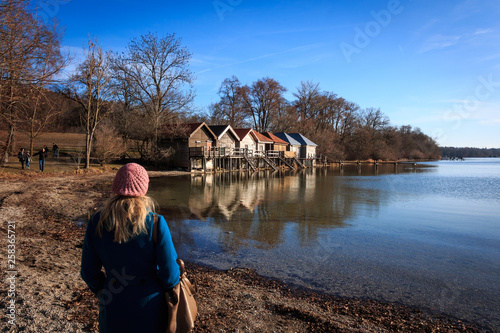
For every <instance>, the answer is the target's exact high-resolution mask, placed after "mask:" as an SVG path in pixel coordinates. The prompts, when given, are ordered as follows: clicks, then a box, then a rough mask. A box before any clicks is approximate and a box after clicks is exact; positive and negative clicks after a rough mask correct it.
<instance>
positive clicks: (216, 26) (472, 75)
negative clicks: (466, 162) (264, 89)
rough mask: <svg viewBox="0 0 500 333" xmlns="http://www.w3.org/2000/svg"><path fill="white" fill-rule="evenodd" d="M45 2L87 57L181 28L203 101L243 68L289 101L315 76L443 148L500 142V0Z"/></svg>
mask: <svg viewBox="0 0 500 333" xmlns="http://www.w3.org/2000/svg"><path fill="white" fill-rule="evenodd" d="M45 1H47V2H46V3H45V5H44V6H42V10H41V13H40V15H41V16H45V17H47V18H56V19H57V20H58V22H59V24H60V25H61V26H62V27H63V28H64V39H63V45H64V47H65V48H66V49H67V50H69V51H70V52H71V53H72V54H73V55H74V56H75V63H76V62H77V61H78V59H79V57H80V56H81V53H82V47H83V46H84V45H86V43H87V41H88V38H89V36H92V37H96V38H97V39H98V42H99V43H100V44H102V47H103V49H105V50H110V51H113V52H124V51H126V48H127V45H128V43H129V42H130V40H131V39H133V38H136V37H139V36H141V35H144V34H147V33H148V32H156V33H157V34H158V35H159V36H162V35H166V34H172V33H175V34H176V36H177V37H178V38H180V39H181V40H182V45H183V46H185V47H187V48H188V49H189V50H190V51H191V52H192V54H193V56H192V60H191V63H190V69H191V71H193V72H194V73H195V75H196V81H195V83H194V86H195V89H196V93H197V96H196V98H195V102H194V104H195V106H196V107H197V108H200V109H206V108H207V107H208V105H210V104H211V103H215V102H217V101H218V100H219V98H218V95H217V92H218V89H219V87H220V84H221V83H222V81H223V80H224V79H225V78H228V77H231V76H232V75H235V76H236V77H237V78H238V79H239V80H240V82H241V83H242V84H249V85H250V84H252V83H253V82H255V81H257V80H259V79H261V78H263V77H270V78H273V79H275V80H277V81H278V82H280V84H281V85H283V86H284V87H286V88H287V89H288V91H287V92H286V95H285V97H286V98H287V99H288V100H293V99H294V97H293V93H294V92H296V91H297V88H298V87H299V85H300V83H301V81H312V82H314V83H318V84H319V86H320V88H321V89H322V90H323V91H328V92H334V93H336V94H337V95H338V96H340V97H343V98H345V99H347V100H349V101H352V102H355V103H357V104H358V105H359V106H360V107H361V108H368V107H374V108H380V110H381V111H382V112H383V113H384V114H385V115H387V116H388V117H389V119H390V121H391V124H392V125H395V126H401V125H408V124H409V125H412V126H413V127H418V128H420V129H421V130H422V131H423V132H424V133H425V134H427V135H429V136H431V137H432V138H434V139H435V140H436V141H437V142H438V144H439V145H440V146H455V147H479V148H485V147H488V148H500V20H499V19H498V17H500V1H498V0H440V1H435V0H434V1H431V0H387V1H379V0H372V1H369V0H366V1H361V0H359V1H358V0H344V1H341V0H337V1H332V0H325V1H322V0H318V1H284V0H283V1H281V0H280V1H272V0H269V1H260V0H255V1H251V0H206V1H205V0H203V1H190V0H184V1H166V0H165V1H149V0H143V1H129V0H109V1H94V0H85V1H83V0H72V1H67V0H62V1H61V2H59V3H55V2H54V0H45ZM75 63H74V64H73V67H69V69H68V72H70V71H71V68H74V66H75Z"/></svg>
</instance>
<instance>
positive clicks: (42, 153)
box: [33, 146, 47, 172]
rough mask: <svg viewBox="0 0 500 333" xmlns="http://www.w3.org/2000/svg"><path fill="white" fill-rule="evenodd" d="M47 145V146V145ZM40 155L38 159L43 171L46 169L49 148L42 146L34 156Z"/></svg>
mask: <svg viewBox="0 0 500 333" xmlns="http://www.w3.org/2000/svg"><path fill="white" fill-rule="evenodd" d="M45 147H47V146H45ZM36 155H38V161H39V165H40V171H41V172H43V170H44V169H45V159H46V158H47V150H46V149H45V148H42V150H40V151H39V152H38V153H36V154H33V156H36Z"/></svg>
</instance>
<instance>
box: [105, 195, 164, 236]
mask: <svg viewBox="0 0 500 333" xmlns="http://www.w3.org/2000/svg"><path fill="white" fill-rule="evenodd" d="M155 208H156V202H155V201H154V200H153V199H152V198H150V197H148V196H142V197H126V196H121V195H116V196H114V197H111V198H109V199H108V200H107V201H106V202H105V204H104V207H103V208H101V209H100V210H99V212H100V213H101V216H100V219H99V222H98V223H97V228H96V233H97V235H98V236H99V237H102V232H103V228H106V230H107V231H112V232H114V234H115V237H114V239H113V241H115V242H117V243H120V244H121V243H125V242H127V241H128V240H129V239H130V238H133V237H135V236H137V235H140V234H142V233H146V232H147V229H146V216H147V215H148V214H149V212H154V211H155Z"/></svg>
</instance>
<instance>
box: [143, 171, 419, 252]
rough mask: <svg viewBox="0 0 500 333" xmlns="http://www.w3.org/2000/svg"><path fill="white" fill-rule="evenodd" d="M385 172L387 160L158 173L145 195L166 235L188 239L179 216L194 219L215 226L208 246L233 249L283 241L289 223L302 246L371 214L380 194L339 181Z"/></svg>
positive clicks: (384, 196)
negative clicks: (165, 224)
mask: <svg viewBox="0 0 500 333" xmlns="http://www.w3.org/2000/svg"><path fill="white" fill-rule="evenodd" d="M399 169H400V170H399V171H401V169H402V168H401V167H400V168H399ZM403 172H414V170H413V168H405V169H404V170H403ZM387 173H394V166H392V165H390V166H379V167H374V166H369V165H365V166H362V168H356V167H349V166H347V167H346V166H344V167H343V168H342V169H340V168H313V169H305V170H300V171H295V172H281V173H279V172H258V173H253V174H250V173H245V172H241V173H219V174H205V175H192V176H187V177H164V178H153V179H152V180H151V187H150V189H151V190H150V194H151V195H152V196H153V197H154V198H155V199H156V200H157V201H158V202H159V204H160V207H161V213H162V214H163V215H165V217H166V218H167V219H168V220H170V223H171V224H175V228H173V231H172V232H173V233H174V239H177V240H179V241H181V242H182V243H183V244H186V243H187V244H194V243H193V242H194V240H193V239H192V238H193V236H192V235H191V231H190V230H189V229H186V226H187V225H188V224H186V223H180V222H181V221H202V222H204V223H205V225H204V226H203V227H207V228H208V227H210V228H216V229H217V232H218V240H217V243H218V244H214V245H213V246H214V247H219V246H220V247H222V248H223V249H222V250H223V251H230V252H235V251H238V250H239V249H241V248H242V247H244V246H247V245H250V243H251V246H254V247H257V248H270V247H274V246H276V245H277V244H279V243H280V242H282V241H283V240H284V238H285V230H286V228H287V226H290V225H292V226H293V228H291V229H292V230H293V234H290V232H288V234H286V237H288V238H290V237H293V238H295V239H296V240H297V242H298V243H299V244H300V245H306V244H311V243H312V242H315V241H316V240H317V236H318V232H320V231H321V230H323V229H333V228H343V227H346V226H349V225H350V221H352V220H353V219H354V218H355V217H356V215H357V214H359V213H361V212H362V213H365V214H369V215H374V214H375V215H376V214H377V212H378V208H379V206H380V204H381V202H384V201H385V200H387V192H386V191H381V190H378V189H373V188H363V187H359V186H357V184H356V182H355V181H346V180H347V178H348V177H351V176H352V177H354V178H358V177H359V174H361V175H363V176H373V175H381V174H387ZM376 179H378V180H379V181H382V180H381V179H379V178H378V177H376ZM198 227H201V226H198ZM289 229H290V228H289Z"/></svg>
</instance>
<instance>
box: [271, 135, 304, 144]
mask: <svg viewBox="0 0 500 333" xmlns="http://www.w3.org/2000/svg"><path fill="white" fill-rule="evenodd" d="M274 135H276V136H277V137H278V138H280V139H282V140H283V141H286V142H288V144H290V145H292V146H301V145H302V144H301V143H300V142H299V141H297V140H295V139H294V138H292V137H291V136H290V135H288V134H286V133H284V132H280V133H275V134H274Z"/></svg>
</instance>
